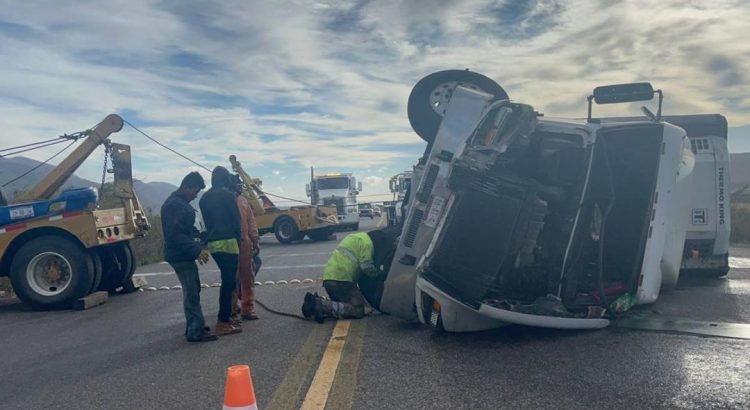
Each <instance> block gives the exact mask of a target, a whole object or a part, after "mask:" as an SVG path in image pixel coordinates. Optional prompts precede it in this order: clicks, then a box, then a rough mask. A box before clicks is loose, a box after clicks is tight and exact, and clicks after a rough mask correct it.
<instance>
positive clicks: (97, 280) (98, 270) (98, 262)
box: [88, 249, 102, 293]
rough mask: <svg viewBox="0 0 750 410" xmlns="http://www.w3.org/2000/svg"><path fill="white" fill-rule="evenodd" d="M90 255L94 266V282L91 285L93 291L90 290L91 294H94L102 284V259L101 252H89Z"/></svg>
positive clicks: (92, 250) (93, 250)
mask: <svg viewBox="0 0 750 410" xmlns="http://www.w3.org/2000/svg"><path fill="white" fill-rule="evenodd" d="M88 254H89V256H91V261H92V262H93V266H94V280H93V282H92V284H91V289H90V290H89V293H92V292H96V290H97V289H98V288H99V285H100V284H101V283H102V258H101V257H100V256H99V252H97V251H96V250H95V249H91V250H89V252H88Z"/></svg>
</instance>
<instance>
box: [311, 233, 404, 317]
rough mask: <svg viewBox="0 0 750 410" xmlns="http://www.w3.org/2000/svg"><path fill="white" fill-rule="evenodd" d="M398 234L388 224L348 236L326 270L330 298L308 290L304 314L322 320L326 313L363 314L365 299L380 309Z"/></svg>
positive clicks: (356, 315) (325, 281) (342, 314)
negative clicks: (385, 226)
mask: <svg viewBox="0 0 750 410" xmlns="http://www.w3.org/2000/svg"><path fill="white" fill-rule="evenodd" d="M397 234H398V232H397V231H396V230H394V229H393V228H386V229H378V230H373V231H370V232H359V233H355V234H351V235H348V236H347V237H346V238H344V240H342V241H341V243H340V244H339V246H338V247H337V248H336V249H335V250H334V251H333V254H332V255H331V257H330V258H329V259H328V263H327V264H326V267H325V270H324V271H323V287H324V288H325V290H326V293H328V296H329V297H330V299H326V298H323V297H320V296H318V294H317V293H316V294H312V293H307V294H306V295H305V303H304V304H303V305H302V314H303V315H304V316H305V317H307V318H311V317H315V320H317V321H318V322H320V323H322V322H323V320H324V319H325V318H326V317H335V318H349V319H357V318H361V317H363V316H364V315H365V300H366V301H367V302H368V303H369V304H370V305H371V306H372V307H373V308H375V309H379V307H380V299H381V297H382V295H383V284H384V282H385V278H386V276H387V271H388V268H390V261H391V259H392V258H393V253H394V251H395V249H396V237H397Z"/></svg>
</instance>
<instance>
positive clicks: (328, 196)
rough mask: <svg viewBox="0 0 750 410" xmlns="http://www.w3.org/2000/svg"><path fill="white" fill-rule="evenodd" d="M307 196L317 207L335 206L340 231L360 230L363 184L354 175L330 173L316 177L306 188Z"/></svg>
mask: <svg viewBox="0 0 750 410" xmlns="http://www.w3.org/2000/svg"><path fill="white" fill-rule="evenodd" d="M306 191H307V196H309V197H311V199H312V202H313V203H314V204H315V205H325V206H335V207H336V213H337V218H338V225H337V228H336V229H338V230H347V229H351V230H355V231H356V230H357V229H359V209H358V207H357V195H358V194H359V193H360V192H361V191H362V183H361V182H359V183H358V182H357V179H356V178H355V177H354V176H353V175H352V174H343V173H329V174H320V175H314V176H313V177H312V181H311V183H310V184H308V185H307V186H306Z"/></svg>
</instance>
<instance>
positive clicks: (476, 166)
mask: <svg viewBox="0 0 750 410" xmlns="http://www.w3.org/2000/svg"><path fill="white" fill-rule="evenodd" d="M656 94H658V95H659V109H658V112H657V114H652V113H651V112H650V111H649V110H648V109H645V108H644V113H645V114H646V116H645V117H642V118H639V119H633V118H627V119H626V118H623V119H621V120H618V119H613V118H609V119H607V120H601V119H596V118H592V115H591V104H592V101H593V102H596V103H599V104H608V103H619V102H632V101H641V100H651V99H652V98H653V96H654V95H656ZM661 101H662V94H661V91H659V90H656V91H654V90H653V88H652V87H651V85H650V84H648V83H636V84H624V85H616V86H607V87H598V88H597V89H596V90H594V94H593V95H592V96H590V97H589V115H588V118H587V119H585V120H584V119H582V120H568V119H552V118H547V117H544V116H542V115H541V114H538V113H537V112H535V111H534V109H533V108H532V107H531V106H529V105H525V104H519V103H515V102H511V101H510V100H509V99H508V96H507V94H506V93H505V92H504V91H503V89H502V88H501V87H500V86H499V85H497V84H496V83H495V82H494V81H492V80H490V79H489V78H487V77H485V76H482V75H480V74H477V73H473V72H469V71H459V70H450V71H443V72H438V73H434V74H431V75H430V76H427V77H425V78H423V79H422V80H421V81H420V82H419V83H418V84H417V85H416V86H415V88H414V90H413V91H412V94H411V96H410V99H409V119H410V122H411V124H412V127H413V128H414V130H415V131H416V132H417V133H418V134H419V135H420V136H421V137H422V138H423V139H425V140H426V141H427V142H428V147H427V150H426V151H425V155H424V157H423V158H422V160H420V165H419V166H418V167H417V169H416V172H415V175H414V179H413V185H412V188H413V191H412V193H411V195H410V205H409V211H408V215H407V216H406V218H405V221H404V224H403V230H402V233H401V238H400V240H399V243H398V247H397V249H396V253H395V256H394V258H393V262H392V264H391V266H390V270H389V275H388V278H387V280H386V283H385V289H384V293H383V298H382V301H381V304H380V307H381V309H382V310H383V311H385V312H388V313H391V314H393V315H396V316H400V317H402V318H405V319H408V320H416V319H419V320H420V321H421V322H423V323H426V324H430V325H432V326H435V327H437V328H441V329H444V330H447V331H455V332H461V331H475V330H483V329H489V328H495V327H500V326H503V325H505V324H509V323H514V324H523V325H531V326H542V327H552V328H569V329H573V328H575V329H585V328H601V327H605V326H607V325H608V324H609V318H611V317H613V316H615V315H617V314H618V313H621V312H622V311H624V310H627V309H628V308H630V307H631V306H633V305H635V304H645V303H651V302H654V301H655V300H656V299H657V298H658V296H659V292H660V288H661V287H662V286H663V285H664V286H667V287H671V286H674V284H675V283H676V282H677V278H678V276H679V272H680V266H681V263H682V261H683V258H684V255H685V252H686V249H685V237H686V233H687V231H688V229H689V228H688V224H687V223H686V222H687V217H686V215H687V214H688V213H689V212H690V201H691V195H692V192H691V191H692V184H693V181H692V176H693V175H692V173H693V170H694V167H695V155H694V153H693V151H692V150H691V144H690V140H689V139H688V137H687V135H686V131H685V130H684V129H683V128H680V127H678V126H676V125H673V124H671V123H669V122H666V121H663V119H662V118H661Z"/></svg>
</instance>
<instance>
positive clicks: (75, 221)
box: [0, 114, 149, 309]
mask: <svg viewBox="0 0 750 410" xmlns="http://www.w3.org/2000/svg"><path fill="white" fill-rule="evenodd" d="M122 126H123V120H122V118H121V117H120V116H118V115H116V114H111V115H108V116H107V117H106V118H105V119H104V120H103V121H102V122H100V123H99V124H98V125H96V126H95V127H94V128H92V129H90V130H87V131H84V132H82V133H81V134H80V137H81V138H83V142H82V143H81V145H79V146H78V147H77V148H76V149H75V150H74V151H73V152H72V153H71V154H70V155H68V156H67V157H66V158H65V159H64V160H63V161H62V162H60V164H59V165H57V166H56V167H55V168H54V169H53V170H52V171H51V172H50V173H49V174H48V175H47V176H46V177H45V178H44V179H42V181H40V182H39V183H38V184H37V185H36V186H34V187H33V188H31V189H30V190H29V191H28V192H26V193H25V194H22V195H20V196H19V197H17V198H15V200H14V203H12V204H9V203H8V201H7V200H6V198H4V197H2V195H0V275H2V276H10V280H11V283H12V285H13V290H14V291H15V293H16V294H17V295H18V298H19V299H20V300H21V301H22V302H24V303H25V304H27V305H29V306H31V307H32V308H34V309H52V308H61V307H67V306H69V305H70V304H71V303H72V302H73V301H75V300H76V299H78V298H81V297H84V296H86V295H88V294H89V293H91V292H93V291H96V290H105V291H115V290H118V289H120V290H124V291H126V292H128V291H133V290H135V285H134V284H133V281H132V276H133V273H134V272H135V268H136V260H135V256H134V255H133V250H132V249H131V247H130V243H129V241H131V240H133V239H135V238H139V237H142V236H144V235H145V234H146V232H147V231H148V229H149V223H148V220H147V218H146V215H145V213H144V212H143V210H142V208H141V205H140V202H139V201H138V197H137V196H136V194H135V192H134V190H133V179H132V169H131V157H130V147H129V146H127V145H123V144H116V143H113V142H111V141H110V140H109V136H110V135H111V134H113V133H116V132H118V131H120V130H121V129H122ZM100 145H104V146H105V147H106V152H107V155H108V157H111V159H112V172H113V173H114V183H113V185H114V196H115V197H116V198H118V199H120V201H121V203H122V207H121V208H115V209H98V206H97V204H98V195H99V193H98V192H97V190H96V189H95V188H92V187H87V188H77V189H68V190H64V191H62V192H61V193H59V194H58V191H59V190H60V188H61V187H62V186H63V184H64V183H65V181H66V180H67V179H68V178H69V177H70V176H71V175H73V173H75V171H76V169H78V167H79V166H80V165H81V164H82V163H83V162H84V161H85V159H86V158H87V157H88V156H89V155H91V153H92V152H94V150H95V149H96V148H97V147H99V146H100ZM105 170H106V164H105Z"/></svg>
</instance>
